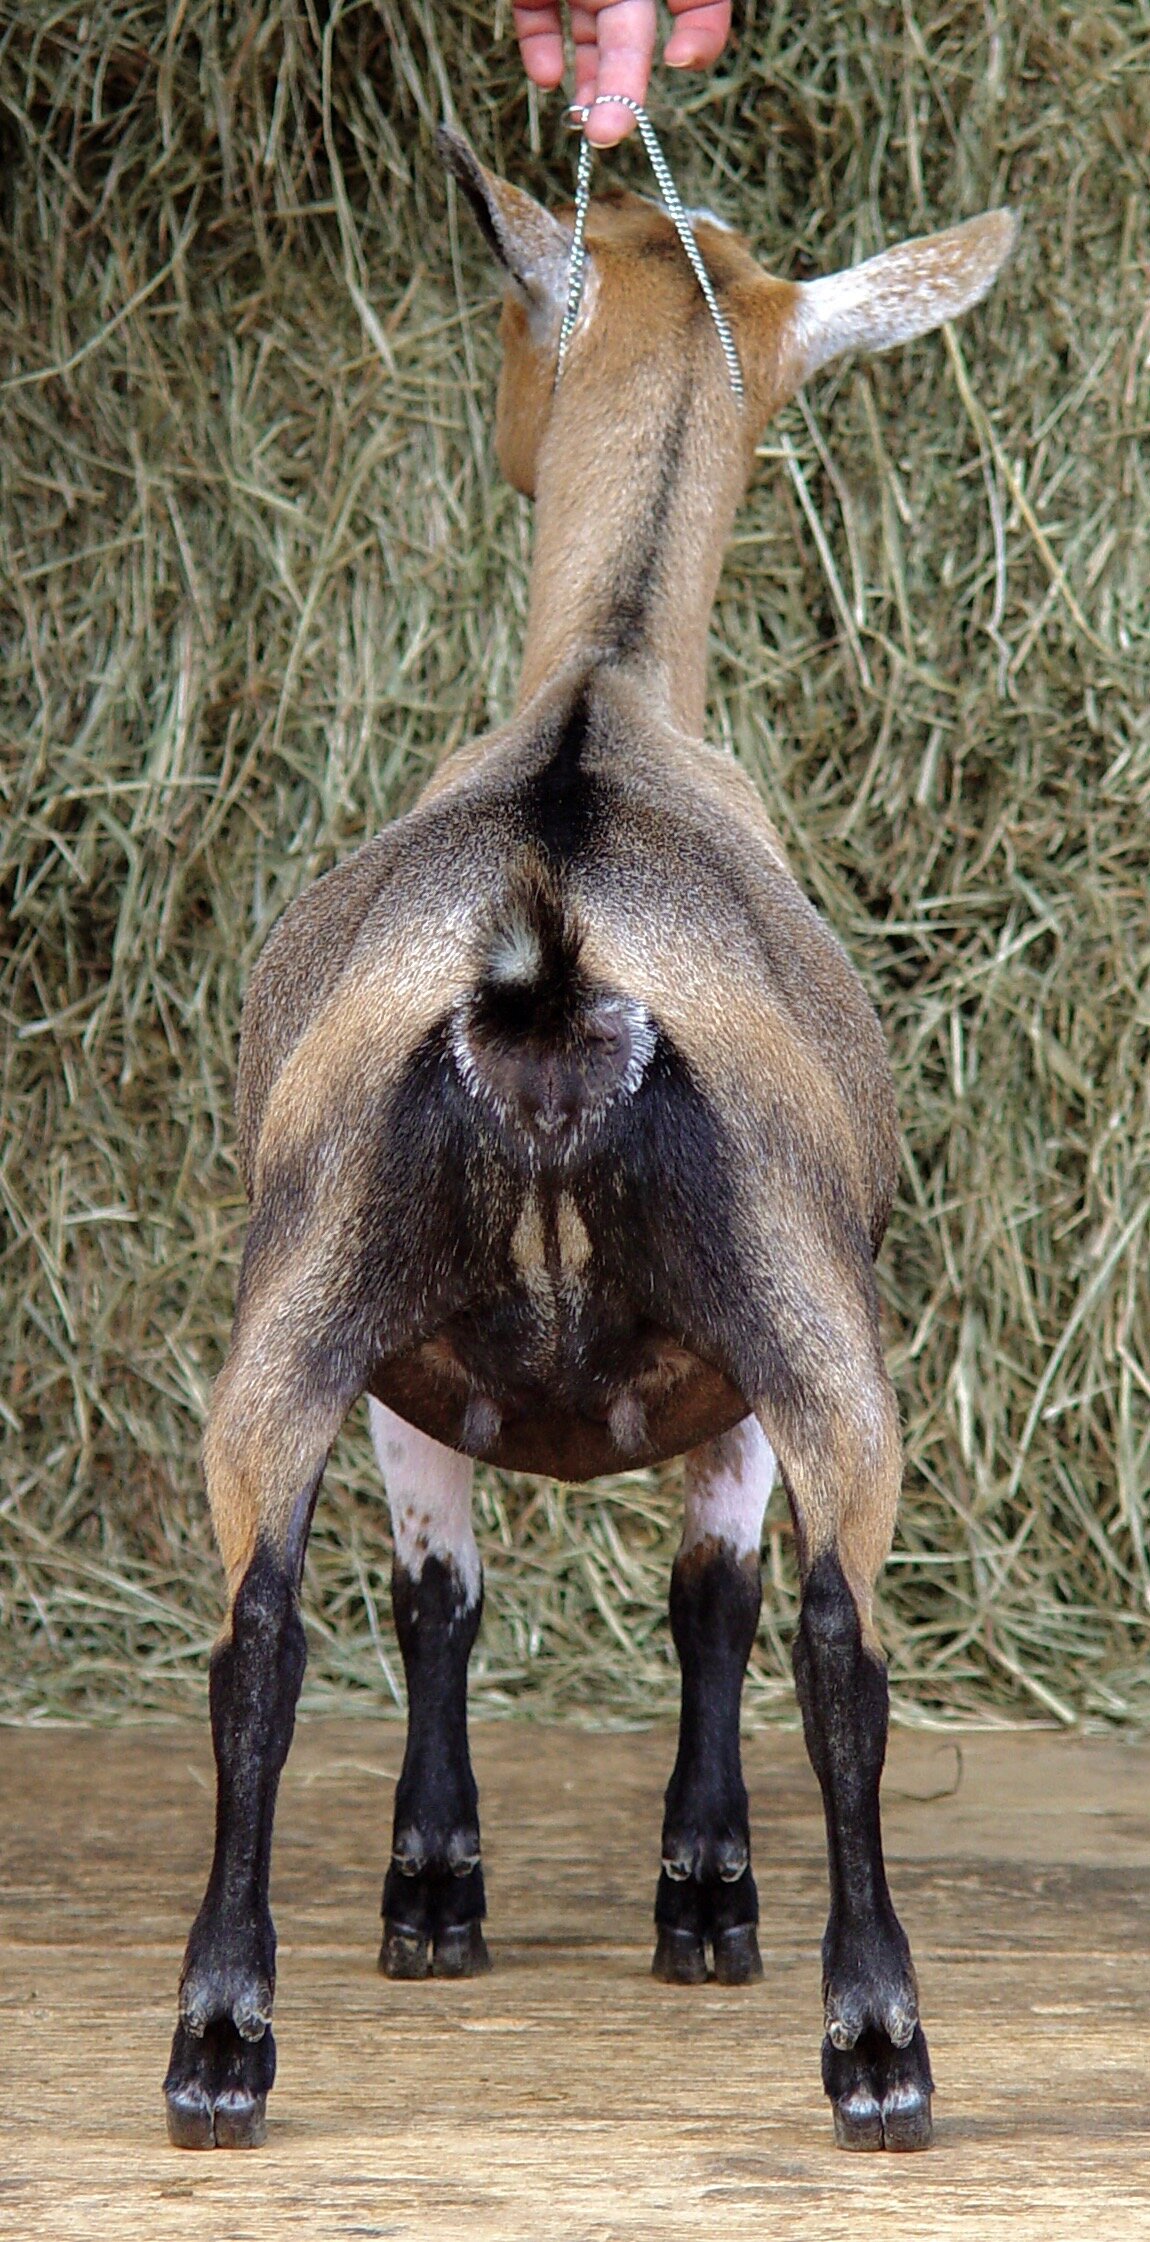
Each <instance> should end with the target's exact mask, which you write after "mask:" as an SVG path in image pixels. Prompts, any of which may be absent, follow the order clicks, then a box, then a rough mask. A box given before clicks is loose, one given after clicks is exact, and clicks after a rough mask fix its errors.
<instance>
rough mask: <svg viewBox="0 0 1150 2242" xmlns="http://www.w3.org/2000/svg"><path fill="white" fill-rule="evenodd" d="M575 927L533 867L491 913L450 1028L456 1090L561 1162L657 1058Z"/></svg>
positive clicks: (646, 1028) (651, 1031) (649, 1034)
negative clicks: (589, 961) (593, 967)
mask: <svg viewBox="0 0 1150 2242" xmlns="http://www.w3.org/2000/svg"><path fill="white" fill-rule="evenodd" d="M582 949H583V936H582V933H581V930H580V927H579V924H578V921H577V919H576V918H575V916H574V914H573V913H572V911H571V909H570V907H569V906H568V905H567V903H566V902H565V900H564V898H563V897H562V896H561V895H560V894H558V893H557V892H556V890H555V888H554V886H553V884H552V882H551V881H550V879H549V878H548V877H547V875H546V873H545V872H544V871H543V870H542V869H541V868H539V867H531V868H530V869H528V870H525V871H523V872H522V873H521V874H520V875H518V876H517V877H516V878H514V879H513V880H512V882H511V884H510V885H509V887H508V890H507V893H506V895H505V897H504V899H503V901H502V902H501V903H500V905H499V906H498V907H497V908H496V910H495V911H494V912H493V914H492V918H491V922H490V926H489V929H488V932H487V934H486V937H485V940H484V944H483V960H482V964H481V967H480V971H479V977H478V980H477V981H476V984H475V986H474V988H473V989H472V991H471V994H470V995H469V996H468V997H466V998H465V999H464V1000H463V1002H462V1004H460V1005H459V1006H458V1007H457V1009H456V1013H455V1018H454V1021H453V1026H452V1051H453V1055H454V1058H455V1061H456V1064H457V1066H458V1068H459V1071H460V1074H461V1075H462V1078H463V1081H464V1083H465V1085H466V1087H467V1088H468V1089H469V1090H470V1091H471V1092H472V1093H473V1094H474V1095H475V1096H477V1097H481V1098H482V1099H483V1100H484V1101H485V1102H486V1103H487V1104H488V1105H490V1106H492V1107H494V1109H495V1110H496V1112H497V1113H498V1114H499V1116H500V1118H501V1119H502V1120H503V1121H504V1123H505V1124H507V1125H508V1126H509V1127H510V1128H511V1129H512V1130H513V1131H514V1132H515V1133H516V1134H522V1135H523V1136H524V1137H525V1138H526V1140H527V1141H528V1143H529V1144H531V1145H532V1146H533V1148H534V1149H535V1150H537V1151H543V1150H546V1149H550V1150H552V1151H553V1152H554V1153H556V1154H559V1155H561V1154H564V1153H566V1152H567V1151H569V1150H570V1149H572V1148H573V1146H574V1145H575V1144H576V1143H577V1142H578V1141H579V1140H580V1139H581V1138H582V1137H583V1136H584V1134H585V1132H586V1130H587V1128H588V1126H589V1125H590V1124H591V1123H593V1122H594V1121H596V1120H598V1119H600V1118H601V1117H602V1116H603V1114H605V1113H606V1111H607V1109H608V1107H609V1106H611V1105H613V1104H614V1103H615V1102H616V1100H617V1099H619V1098H627V1097H631V1096H633V1095H634V1093H635V1091H636V1090H637V1089H638V1087H639V1085H640V1083H641V1081H642V1079H643V1076H644V1074H645V1073H646V1070H647V1067H648V1065H649V1063H650V1060H651V1057H652V1054H653V1052H654V1048H655V1028H654V1025H653V1023H652V1021H651V1019H650V1016H649V1014H648V1013H647V1012H646V1011H645V1010H644V1008H643V1006H642V1005H641V1004H638V1003H636V1002H635V1000H634V999H633V998H631V997H628V996H626V995H624V994H623V993H622V992H621V991H619V990H616V989H611V988H608V987H606V986H604V985H603V984H601V983H600V984H597V983H594V982H592V981H591V980H590V979H589V978H588V976H587V974H586V973H585V972H584V970H583V967H582V963H581V957H582Z"/></svg>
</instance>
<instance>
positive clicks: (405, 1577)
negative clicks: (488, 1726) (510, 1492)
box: [369, 1400, 490, 1978]
mask: <svg viewBox="0 0 1150 2242" xmlns="http://www.w3.org/2000/svg"><path fill="white" fill-rule="evenodd" d="M369 1406H370V1410H371V1432H372V1439H373V1441H374V1443H375V1451H376V1454H377V1456H378V1458H379V1465H380V1469H381V1471H382V1473H383V1477H384V1484H385V1486H386V1488H387V1496H388V1503H389V1506H390V1510H391V1519H392V1531H393V1535H394V1542H395V1558H394V1565H393V1569H392V1576H391V1593H392V1609H393V1611H394V1614H395V1630H396V1634H397V1636H398V1638H399V1647H400V1651H401V1654H402V1657H403V1667H404V1674H405V1677H406V1680H407V1749H406V1751H405V1753H404V1760H403V1770H402V1773H401V1775H400V1778H399V1782H398V1784H397V1786H396V1793H395V1825H394V1831H393V1836H392V1847H391V1863H390V1866H389V1868H388V1871H387V1876H386V1878H385V1880H384V1886H383V1944H382V1946H381V1947H380V1953H379V1966H380V1969H381V1970H382V1971H383V1974H384V1976H385V1977H404V1978H411V1977H427V1976H429V1975H430V1974H434V1975H435V1976H436V1977H476V1976H478V1975H479V1974H480V1973H481V1972H482V1971H483V1970H486V1969H488V1968H489V1967H490V1963H489V1961H488V1955H487V1947H486V1944H485V1943H484V1937H483V1928H482V1925H483V1917H484V1915H485V1913H486V1901H485V1895H484V1889H483V1868H482V1864H481V1861H480V1853H479V1797H478V1792H477V1790H476V1787H475V1777H474V1775H473V1774H472V1771H471V1757H470V1753H469V1750H468V1744H467V1662H468V1659H469V1658H470V1656H471V1649H472V1645H473V1644H474V1641H475V1637H476V1635H477V1633H478V1631H479V1621H480V1616H481V1613H482V1609H483V1575H482V1571H481V1569H480V1563H479V1551H478V1549H477V1548H476V1544H475V1535H474V1533H473V1531H472V1526H471V1482H472V1476H473V1466H472V1462H471V1458H470V1456H462V1455H458V1454H457V1453H456V1451H455V1450H454V1449H452V1448H444V1447H443V1446H442V1445H441V1444H440V1442H439V1441H437V1440H431V1439H429V1438H428V1436H427V1435H426V1433H422V1432H418V1431H417V1430H416V1429H415V1427H414V1426H413V1425H409V1424H406V1423H405V1422H404V1420H403V1418H401V1417H397V1416H396V1415H395V1413H394V1411H393V1410H390V1409H385V1408H384V1407H383V1405H382V1403H380V1402H378V1401H375V1400H372V1401H371V1402H370V1404H369Z"/></svg>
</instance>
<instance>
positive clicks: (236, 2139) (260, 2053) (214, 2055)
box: [164, 2021, 276, 2149]
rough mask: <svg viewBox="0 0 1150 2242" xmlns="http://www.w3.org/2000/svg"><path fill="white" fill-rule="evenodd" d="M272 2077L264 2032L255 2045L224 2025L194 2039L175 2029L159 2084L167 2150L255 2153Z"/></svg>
mask: <svg viewBox="0 0 1150 2242" xmlns="http://www.w3.org/2000/svg"><path fill="white" fill-rule="evenodd" d="M275 2075H276V2050H275V2041H274V2039H273V2038H272V2035H271V2033H270V2031H265V2032H264V2034H263V2036H262V2038H260V2039H258V2040H245V2039H241V2037H240V2035H239V2033H238V2032H237V2030H236V2028H235V2025H234V2024H232V2023H230V2022H219V2021H217V2022H216V2023H214V2024H209V2025H208V2027H207V2030H206V2031H205V2032H203V2033H201V2034H199V2035H197V2034H195V2033H194V2032H190V2031H189V2030H188V2027H187V2025H186V2024H177V2026H176V2034H175V2038H174V2039H173V2041H172V2054H171V2060H170V2062H169V2064H168V2075H167V2077H166V2079H165V2080H164V2101H165V2106H166V2109H167V2118H168V2139H169V2141H170V2142H171V2144H172V2147H173V2148H177V2149H258V2148H261V2147H262V2146H263V2143H264V2142H265V2141H266V2139H267V2132H268V2126H267V2104H268V2095H269V2093H270V2091H271V2088H272V2084H273V2081H274V2079H275Z"/></svg>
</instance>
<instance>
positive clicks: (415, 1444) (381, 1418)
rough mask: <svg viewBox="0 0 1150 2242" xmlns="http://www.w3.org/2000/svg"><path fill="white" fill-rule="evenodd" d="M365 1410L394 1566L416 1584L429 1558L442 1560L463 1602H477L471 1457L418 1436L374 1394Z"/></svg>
mask: <svg viewBox="0 0 1150 2242" xmlns="http://www.w3.org/2000/svg"><path fill="white" fill-rule="evenodd" d="M367 1406H368V1413H369V1416H370V1418H371V1437H372V1441H373V1444H374V1447H375V1453H376V1456H377V1457H378V1459H379V1468H380V1470H381V1471H382V1473H383V1483H384V1486H385V1487H386V1489H387V1500H388V1507H389V1509H390V1511H391V1530H392V1533H393V1535H394V1537H395V1555H396V1559H397V1561H398V1563H399V1564H401V1565H402V1566H403V1569H404V1571H405V1572H408V1573H410V1574H411V1575H412V1577H413V1578H414V1579H416V1580H418V1579H419V1576H420V1574H421V1572H422V1571H423V1567H424V1564H425V1562H426V1560H427V1558H428V1557H438V1558H440V1559H441V1561H442V1562H443V1563H444V1564H450V1565H452V1566H453V1567H454V1569H455V1572H456V1573H457V1575H458V1577H459V1581H460V1583H461V1586H462V1588H463V1591H464V1594H465V1596H466V1598H467V1602H468V1603H469V1604H473V1603H475V1601H476V1599H477V1598H478V1595H479V1589H480V1583H481V1580H482V1568H481V1566H480V1562H479V1550H478V1548H477V1547H476V1542H475V1534H474V1532H473V1530H472V1525H471V1482H472V1478H473V1476H474V1466H473V1464H472V1461H471V1458H470V1456H461V1455H458V1454H457V1452H456V1450H455V1449H454V1448H444V1447H443V1446H442V1445H441V1444H440V1442H439V1441H438V1440H432V1439H430V1438H429V1437H428V1435H427V1433H425V1432H418V1431H417V1430H416V1428H415V1426H414V1425H409V1424H408V1423H407V1422H406V1420H405V1419H404V1418H403V1417H397V1416H396V1414H395V1411H394V1409H385V1408H384V1405H383V1403H382V1401H377V1400H376V1399H375V1396H374V1394H369V1395H368V1397H367Z"/></svg>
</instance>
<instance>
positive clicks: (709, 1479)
mask: <svg viewBox="0 0 1150 2242" xmlns="http://www.w3.org/2000/svg"><path fill="white" fill-rule="evenodd" d="M684 1462H685V1466H686V1468H685V1471H684V1477H683V1495H684V1503H683V1539H682V1541H681V1542H680V1544H679V1555H680V1556H685V1555H686V1553H687V1551H688V1550H689V1549H695V1548H697V1546H698V1544H699V1543H700V1542H701V1541H721V1542H723V1543H725V1545H726V1547H727V1548H728V1549H731V1550H733V1551H734V1554H735V1556H736V1557H748V1556H755V1557H757V1556H758V1554H759V1547H760V1544H761V1542H762V1537H763V1516H764V1513H765V1511H766V1507H767V1501H768V1498H769V1496H770V1492H771V1488H772V1487H773V1486H774V1483H775V1455H774V1450H773V1448H772V1447H771V1445H770V1443H769V1441H768V1440H767V1436H766V1434H765V1432H764V1431H763V1428H762V1426H761V1425H760V1423H759V1421H758V1418H757V1417H744V1418H743V1420H742V1422H741V1423H740V1424H737V1425H734V1426H732V1428H731V1430H730V1432H724V1433H722V1434H720V1437H719V1438H718V1440H707V1441H704V1443H703V1446H702V1447H701V1448H692V1449H691V1450H690V1451H689V1453H688V1454H687V1456H686V1457H685V1459H684Z"/></svg>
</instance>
